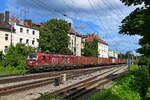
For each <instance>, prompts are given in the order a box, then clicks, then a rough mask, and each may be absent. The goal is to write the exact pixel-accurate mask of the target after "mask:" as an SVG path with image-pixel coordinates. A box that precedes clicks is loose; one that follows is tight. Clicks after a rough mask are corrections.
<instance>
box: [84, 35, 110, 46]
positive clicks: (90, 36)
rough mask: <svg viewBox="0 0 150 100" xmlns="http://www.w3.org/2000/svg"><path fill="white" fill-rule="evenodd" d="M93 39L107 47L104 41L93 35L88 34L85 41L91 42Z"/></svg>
mask: <svg viewBox="0 0 150 100" xmlns="http://www.w3.org/2000/svg"><path fill="white" fill-rule="evenodd" d="M94 39H97V40H98V42H100V43H102V44H105V45H108V44H107V43H106V42H105V41H104V40H102V39H100V38H99V37H97V36H95V35H93V34H90V35H88V37H87V39H86V40H85V41H86V42H92V41H93V40H94Z"/></svg>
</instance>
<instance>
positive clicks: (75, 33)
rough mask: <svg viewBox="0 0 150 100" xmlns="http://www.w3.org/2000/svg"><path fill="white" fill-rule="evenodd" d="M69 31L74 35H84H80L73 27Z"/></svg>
mask: <svg viewBox="0 0 150 100" xmlns="http://www.w3.org/2000/svg"><path fill="white" fill-rule="evenodd" d="M69 33H70V34H73V35H76V36H79V37H82V35H80V34H78V33H77V32H75V31H74V30H73V29H72V28H70V29H69Z"/></svg>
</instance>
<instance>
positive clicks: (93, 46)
mask: <svg viewBox="0 0 150 100" xmlns="http://www.w3.org/2000/svg"><path fill="white" fill-rule="evenodd" d="M82 51H83V54H82V55H83V56H90V57H98V40H97V39H94V40H93V41H92V42H86V43H85V47H84V49H83V50H82Z"/></svg>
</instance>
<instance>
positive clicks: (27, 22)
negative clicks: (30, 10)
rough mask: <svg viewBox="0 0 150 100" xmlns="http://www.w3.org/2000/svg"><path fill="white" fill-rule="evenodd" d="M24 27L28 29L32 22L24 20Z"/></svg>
mask: <svg viewBox="0 0 150 100" xmlns="http://www.w3.org/2000/svg"><path fill="white" fill-rule="evenodd" d="M24 25H25V26H28V27H30V26H32V21H31V20H27V19H25V20H24Z"/></svg>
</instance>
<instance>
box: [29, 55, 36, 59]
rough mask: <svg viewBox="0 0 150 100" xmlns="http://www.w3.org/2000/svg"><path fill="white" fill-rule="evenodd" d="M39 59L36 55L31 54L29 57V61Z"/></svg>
mask: <svg viewBox="0 0 150 100" xmlns="http://www.w3.org/2000/svg"><path fill="white" fill-rule="evenodd" d="M36 58H37V55H36V54H30V55H29V56H28V59H36Z"/></svg>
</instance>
